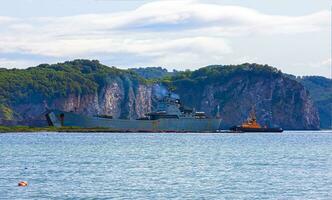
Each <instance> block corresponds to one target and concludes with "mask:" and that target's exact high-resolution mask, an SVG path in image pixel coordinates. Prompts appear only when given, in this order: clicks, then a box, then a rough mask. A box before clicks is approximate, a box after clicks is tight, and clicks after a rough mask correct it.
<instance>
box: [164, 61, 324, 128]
mask: <svg viewBox="0 0 332 200" xmlns="http://www.w3.org/2000/svg"><path fill="white" fill-rule="evenodd" d="M170 85H171V87H174V88H175V91H176V92H177V93H179V94H180V95H181V97H182V100H183V102H185V103H186V104H188V105H190V106H192V107H195V108H196V109H199V110H202V111H205V112H206V113H207V114H209V115H210V116H215V115H216V113H217V107H218V105H219V106H220V114H221V117H222V119H223V121H222V128H228V127H230V126H232V125H237V124H239V123H241V122H242V121H244V120H245V119H246V118H247V117H248V114H249V111H250V110H251V109H252V107H255V109H256V115H257V118H258V121H259V123H260V124H262V125H267V126H281V127H283V128H285V129H318V128H319V117H318V113H317V110H316V108H315V106H314V104H313V102H312V100H311V97H310V95H309V93H308V91H307V90H306V89H305V88H304V87H303V86H302V85H301V84H300V83H298V82H297V81H295V80H292V79H290V78H288V77H286V76H284V75H283V74H282V73H281V72H279V71H278V70H277V69H275V68H272V67H269V66H262V65H256V64H243V65H240V66H209V67H205V68H201V69H199V70H197V71H194V72H192V73H187V74H183V75H182V76H178V77H175V78H173V79H172V80H171V81H170Z"/></svg>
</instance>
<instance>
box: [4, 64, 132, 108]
mask: <svg viewBox="0 0 332 200" xmlns="http://www.w3.org/2000/svg"><path fill="white" fill-rule="evenodd" d="M124 75H131V76H135V77H136V76H137V75H136V74H134V73H132V72H128V71H125V70H120V69H117V68H114V67H112V68H110V67H107V66H105V65H102V64H100V63H99V61H96V60H93V61H90V60H74V61H68V62H64V63H58V64H52V65H48V64H41V65H38V66H37V67H31V68H28V69H10V70H8V69H0V102H1V104H6V105H7V104H10V105H16V104H22V103H35V102H40V101H42V100H51V99H54V98H59V97H66V96H67V95H68V94H76V95H78V94H81V95H84V94H92V93H94V92H96V91H97V89H98V87H99V86H100V85H102V84H104V82H107V80H108V79H110V78H112V77H121V76H124Z"/></svg>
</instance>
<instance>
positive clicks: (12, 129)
mask: <svg viewBox="0 0 332 200" xmlns="http://www.w3.org/2000/svg"><path fill="white" fill-rule="evenodd" d="M285 131H294V132H296V131H322V132H324V131H332V129H320V130H285ZM33 132H59V133H154V132H144V131H119V130H115V129H111V128H102V127H100V128H98V127H97V128H80V127H52V126H49V127H29V126H0V134H1V133H33ZM157 133H172V132H157ZM180 133H186V132H180ZM211 133H236V132H231V131H229V130H219V131H216V132H211Z"/></svg>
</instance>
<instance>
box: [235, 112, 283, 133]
mask: <svg viewBox="0 0 332 200" xmlns="http://www.w3.org/2000/svg"><path fill="white" fill-rule="evenodd" d="M230 130H231V131H235V132H282V131H283V129H282V128H280V127H276V128H269V127H266V126H265V127H261V125H260V124H259V123H258V122H257V120H256V114H255V109H254V108H253V109H252V110H251V112H250V114H249V117H248V119H247V120H246V121H245V122H243V124H242V125H240V126H232V127H231V128H230Z"/></svg>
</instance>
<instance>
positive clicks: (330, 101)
mask: <svg viewBox="0 0 332 200" xmlns="http://www.w3.org/2000/svg"><path fill="white" fill-rule="evenodd" d="M297 81H299V82H300V83H301V84H303V85H304V87H306V88H307V90H308V91H309V92H310V96H311V97H312V99H313V100H314V104H315V106H316V108H317V109H318V113H319V119H320V128H322V129H331V128H332V124H331V123H332V80H331V79H328V78H325V77H321V76H307V77H302V78H298V79H297Z"/></svg>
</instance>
